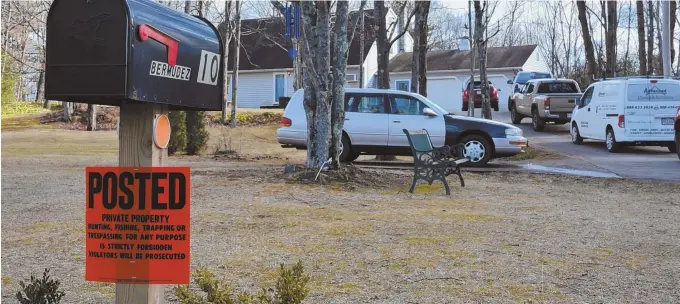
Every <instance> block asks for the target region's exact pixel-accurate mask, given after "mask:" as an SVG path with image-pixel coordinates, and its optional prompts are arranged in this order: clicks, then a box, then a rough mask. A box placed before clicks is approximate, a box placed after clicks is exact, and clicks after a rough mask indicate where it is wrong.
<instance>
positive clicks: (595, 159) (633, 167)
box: [493, 112, 680, 182]
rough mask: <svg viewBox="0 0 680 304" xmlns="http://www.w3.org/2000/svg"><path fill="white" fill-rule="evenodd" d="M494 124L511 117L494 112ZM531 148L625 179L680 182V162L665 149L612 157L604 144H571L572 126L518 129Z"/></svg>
mask: <svg viewBox="0 0 680 304" xmlns="http://www.w3.org/2000/svg"><path fill="white" fill-rule="evenodd" d="M493 115H494V120H498V121H502V122H507V123H510V115H509V114H506V113H498V112H494V113H493ZM519 127H520V128H522V130H524V136H525V137H527V138H528V139H529V145H530V146H536V147H539V148H542V149H545V150H548V151H551V152H556V153H560V154H563V155H566V156H569V157H572V158H576V159H579V160H581V161H583V162H586V163H589V164H590V165H592V166H593V168H592V170H598V168H599V170H600V171H608V172H611V173H614V174H617V175H620V176H623V177H628V178H636V179H654V180H664V181H674V182H680V159H678V156H677V154H675V153H670V152H669V151H668V148H666V147H625V148H623V149H622V151H621V152H619V153H609V152H607V149H606V148H605V145H604V142H599V141H592V140H585V141H584V143H583V145H580V146H579V145H575V144H573V143H572V142H571V138H570V135H569V125H568V124H565V125H561V126H559V125H558V126H555V125H546V127H545V131H544V132H534V130H533V129H532V128H531V119H530V118H525V119H524V120H522V124H521V125H520V126H519Z"/></svg>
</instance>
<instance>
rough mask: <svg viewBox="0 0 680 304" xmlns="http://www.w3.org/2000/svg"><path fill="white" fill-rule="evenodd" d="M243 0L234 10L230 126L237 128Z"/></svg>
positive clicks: (238, 2)
mask: <svg viewBox="0 0 680 304" xmlns="http://www.w3.org/2000/svg"><path fill="white" fill-rule="evenodd" d="M241 5H243V4H242V2H241V1H236V7H235V11H234V65H233V67H232V73H231V77H232V86H231V122H230V123H229V126H231V128H236V107H237V101H238V69H239V53H240V49H241Z"/></svg>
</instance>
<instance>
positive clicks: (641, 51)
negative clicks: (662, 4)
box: [635, 1, 649, 75]
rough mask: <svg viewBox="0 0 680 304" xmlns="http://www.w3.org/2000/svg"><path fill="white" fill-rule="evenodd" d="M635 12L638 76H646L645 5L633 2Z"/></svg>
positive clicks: (640, 2)
mask: <svg viewBox="0 0 680 304" xmlns="http://www.w3.org/2000/svg"><path fill="white" fill-rule="evenodd" d="M635 8H636V10H637V32H638V61H640V75H648V74H649V73H648V72H647V52H646V51H645V3H644V2H642V1H635Z"/></svg>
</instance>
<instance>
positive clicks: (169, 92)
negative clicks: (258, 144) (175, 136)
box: [45, 0, 224, 304]
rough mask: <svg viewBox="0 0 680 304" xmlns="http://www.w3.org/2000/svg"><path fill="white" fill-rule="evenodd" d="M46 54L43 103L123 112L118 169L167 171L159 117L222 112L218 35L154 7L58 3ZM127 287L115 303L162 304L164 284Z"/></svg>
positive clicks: (147, 3) (141, 0)
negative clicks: (158, 139) (157, 136)
mask: <svg viewBox="0 0 680 304" xmlns="http://www.w3.org/2000/svg"><path fill="white" fill-rule="evenodd" d="M46 49H47V54H46V74H45V98H46V99H47V100H59V101H64V102H78V103H89V104H104V105H113V106H119V107H120V120H119V122H120V125H119V135H118V144H119V157H118V162H119V166H121V167H152V166H164V165H165V164H166V162H167V158H168V151H167V149H166V148H160V147H158V146H157V145H155V144H154V143H153V142H154V140H153V136H154V119H155V118H156V117H157V115H160V114H167V113H168V111H169V110H186V111H196V110H212V111H221V110H222V107H223V106H224V105H223V102H222V101H223V100H224V98H223V96H224V81H223V78H224V65H223V64H221V60H222V58H223V57H222V56H223V54H224V45H223V43H222V38H221V37H220V35H219V33H218V31H217V29H216V28H215V27H214V26H213V25H212V24H211V23H210V22H209V21H207V20H205V19H203V18H201V17H197V16H190V15H187V14H184V13H181V12H178V11H175V10H172V9H170V8H168V7H166V6H164V5H161V4H159V3H156V2H154V1H152V0H106V1H92V0H55V1H54V2H53V3H52V5H51V7H50V11H49V14H48V17H47V39H46ZM131 279H132V282H131ZM121 282H123V281H122V280H121ZM125 282H126V283H125V284H120V283H117V284H116V303H119V304H120V303H126V304H127V303H130V304H132V303H135V304H137V303H164V302H165V299H164V293H163V288H164V285H161V284H148V283H145V282H140V283H139V284H135V282H134V278H127V279H126V280H125Z"/></svg>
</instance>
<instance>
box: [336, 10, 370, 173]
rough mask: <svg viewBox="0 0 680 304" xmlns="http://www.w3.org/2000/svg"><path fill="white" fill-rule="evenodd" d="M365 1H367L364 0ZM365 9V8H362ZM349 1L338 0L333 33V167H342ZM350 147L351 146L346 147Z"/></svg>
mask: <svg viewBox="0 0 680 304" xmlns="http://www.w3.org/2000/svg"><path fill="white" fill-rule="evenodd" d="M362 3H365V2H362ZM362 10H363V8H362ZM348 14H349V2H347V1H338V2H337V4H336V9H335V16H336V18H335V24H334V26H333V31H332V35H331V46H333V48H332V49H331V66H332V69H331V72H332V73H333V74H332V75H333V84H332V85H333V89H332V92H331V93H332V98H331V99H332V101H331V128H332V129H331V142H330V151H329V156H330V157H331V158H332V159H333V161H332V167H333V168H334V169H337V168H339V167H340V144H341V142H340V141H341V140H342V129H343V128H344V125H345V69H346V67H347V56H346V55H345V54H347V51H348V48H349V44H348V41H347V22H348V20H347V19H348ZM345 149H349V147H345Z"/></svg>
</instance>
